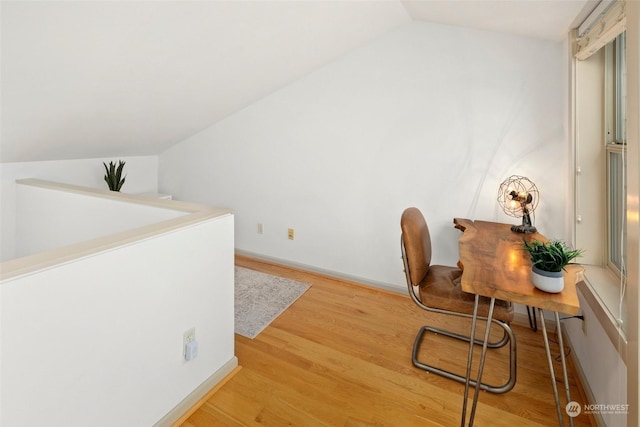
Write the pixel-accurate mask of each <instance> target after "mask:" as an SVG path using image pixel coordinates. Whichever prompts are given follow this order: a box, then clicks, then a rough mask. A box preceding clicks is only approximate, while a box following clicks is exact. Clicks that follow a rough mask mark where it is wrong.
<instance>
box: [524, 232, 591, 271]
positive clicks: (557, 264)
mask: <svg viewBox="0 0 640 427" xmlns="http://www.w3.org/2000/svg"><path fill="white" fill-rule="evenodd" d="M523 241H524V250H526V251H527V252H529V254H530V255H531V263H532V264H533V265H534V266H535V267H537V268H539V269H540V270H544V271H554V272H558V271H562V270H564V268H565V267H566V266H567V264H569V263H570V262H571V261H572V260H574V259H575V258H577V257H579V256H580V255H582V253H583V252H584V251H583V250H582V249H571V248H570V247H569V246H567V244H566V243H564V242H563V241H561V240H550V241H548V242H540V241H538V240H533V241H531V242H527V240H526V239H523Z"/></svg>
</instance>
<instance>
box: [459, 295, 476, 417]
mask: <svg viewBox="0 0 640 427" xmlns="http://www.w3.org/2000/svg"><path fill="white" fill-rule="evenodd" d="M479 301H480V295H476V299H475V303H474V305H473V317H472V318H471V335H469V336H470V338H471V339H470V340H469V355H468V356H467V377H466V381H465V382H464V400H463V401H462V420H461V422H460V426H461V427H464V423H465V421H466V420H467V399H468V396H469V382H470V381H471V361H472V360H473V342H474V341H475V340H474V338H475V336H476V322H477V320H478V303H479Z"/></svg>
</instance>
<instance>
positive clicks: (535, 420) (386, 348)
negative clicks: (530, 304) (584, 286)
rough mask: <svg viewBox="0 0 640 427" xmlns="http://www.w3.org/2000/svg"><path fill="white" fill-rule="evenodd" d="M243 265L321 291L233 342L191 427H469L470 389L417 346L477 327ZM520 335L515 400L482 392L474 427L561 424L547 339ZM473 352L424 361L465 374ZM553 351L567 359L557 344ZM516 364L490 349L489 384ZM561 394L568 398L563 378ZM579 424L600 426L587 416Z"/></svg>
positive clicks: (403, 302)
mask: <svg viewBox="0 0 640 427" xmlns="http://www.w3.org/2000/svg"><path fill="white" fill-rule="evenodd" d="M236 264H237V265H240V266H243V267H247V268H252V269H255V270H258V271H263V272H266V273H269V274H274V275H278V276H282V277H286V278H289V279H293V280H298V281H301V282H305V283H310V284H312V286H311V288H310V289H309V290H308V291H307V292H306V293H305V294H304V295H303V296H302V297H301V298H300V299H298V300H297V301H296V302H295V303H294V304H293V305H292V306H291V307H289V308H288V309H287V310H286V311H285V312H284V313H282V314H281V315H280V316H279V317H278V318H277V319H275V320H274V321H273V322H272V323H271V325H269V326H268V327H267V328H266V329H265V330H264V331H263V332H262V333H260V334H259V335H258V336H257V337H256V338H255V339H253V340H251V339H248V338H245V337H242V336H239V335H236V338H235V345H236V348H235V353H236V355H237V357H238V360H239V363H240V365H241V366H242V369H241V370H240V371H239V372H238V373H237V374H236V375H234V376H233V377H232V378H231V379H230V380H229V381H228V382H227V383H226V384H224V385H223V386H222V387H220V389H219V390H218V391H217V392H216V393H215V394H213V395H212V396H211V398H210V399H209V400H208V401H207V402H206V403H204V404H203V405H202V406H201V407H200V408H199V409H197V410H196V411H195V412H194V413H193V414H192V415H191V416H190V417H189V418H188V419H187V421H185V423H184V424H183V425H182V427H211V426H257V425H260V426H265V425H267V426H284V425H292V426H457V425H459V424H460V414H461V409H462V394H463V391H464V385H463V384H459V383H456V382H454V381H451V380H447V379H445V378H442V377H440V376H437V375H433V374H428V373H426V372H424V371H421V370H419V369H416V368H414V367H413V365H412V364H411V349H412V346H413V341H414V338H415V335H416V333H417V332H418V329H419V328H420V327H421V326H423V325H425V324H430V325H432V326H436V327H438V326H439V327H444V328H447V329H453V330H457V331H458V332H462V333H467V332H468V330H469V321H468V320H464V319H452V318H451V317H450V316H442V315H434V314H431V313H426V312H425V311H424V310H421V309H420V308H418V307H417V306H416V305H415V304H413V302H412V301H411V300H410V299H409V297H408V296H404V295H400V294H396V293H393V292H388V291H383V290H378V289H373V288H369V287H366V286H363V285H359V284H354V283H350V282H347V281H344V280H338V279H333V278H329V277H326V276H323V275H320V274H316V273H310V272H305V271H302V270H299V269H295V268H291V267H286V266H280V265H275V264H271V263H268V262H264V261H259V260H254V259H251V258H247V257H244V256H236ZM513 328H514V331H515V334H516V337H517V346H518V349H517V351H518V382H517V384H516V386H515V387H514V389H513V390H512V391H511V392H509V393H506V394H502V395H495V394H491V393H486V392H482V393H481V395H480V399H479V405H478V409H477V413H476V425H478V426H489V425H490V426H514V425H518V426H551V425H557V423H558V422H557V417H556V410H555V404H554V399H553V393H552V388H551V382H550V378H549V370H548V366H547V363H546V356H545V351H544V343H543V341H542V335H541V332H537V333H535V332H533V331H531V330H530V329H529V328H528V326H526V327H525V326H523V325H513ZM496 329H497V328H492V335H495V336H497V334H496V333H495V330H496ZM480 332H481V331H480ZM467 350H468V347H467V346H466V345H465V344H464V343H460V342H456V341H455V340H451V339H449V338H446V337H443V336H441V335H433V334H429V335H427V337H426V338H425V340H424V343H423V346H422V350H421V354H420V358H421V359H424V358H427V359H428V361H429V362H431V363H435V364H441V365H442V366H447V367H450V368H451V369H452V370H456V371H458V372H459V373H462V374H464V372H465V369H466V357H467ZM552 351H553V355H554V356H557V355H559V349H558V346H557V344H555V343H552ZM478 358H479V353H478V355H477V356H475V360H476V361H477V359H478ZM507 365H508V350H507V349H499V350H491V351H490V352H489V355H488V358H487V365H486V366H485V379H487V380H489V381H490V382H492V383H495V384H498V383H500V382H504V381H505V380H506V370H507V368H508V366H507ZM556 365H557V366H556V367H555V368H556V377H557V378H561V371H560V369H561V368H560V364H559V362H558V363H556ZM474 367H475V364H474ZM569 377H570V381H569V382H570V387H571V392H572V398H573V400H576V401H578V402H583V403H584V402H585V400H584V397H583V395H582V390H581V389H580V386H579V384H578V383H577V379H576V376H575V374H574V372H573V369H572V367H571V366H570V371H569ZM558 387H559V389H560V390H561V392H562V390H563V386H562V383H561V381H558ZM565 422H566V423H568V417H565ZM575 422H576V426H580V427H582V426H595V422H594V420H593V419H592V417H591V416H587V415H584V414H581V415H579V416H578V417H577V418H576V419H575Z"/></svg>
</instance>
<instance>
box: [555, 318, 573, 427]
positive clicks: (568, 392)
mask: <svg viewBox="0 0 640 427" xmlns="http://www.w3.org/2000/svg"><path fill="white" fill-rule="evenodd" d="M555 314H556V328H557V329H558V345H560V360H562V376H563V378H562V379H563V380H564V393H565V395H566V396H567V405H568V404H569V402H571V390H570V389H569V377H568V376H567V362H566V360H565V356H564V343H563V342H562V326H561V325H560V315H559V314H558V312H557V311H556V312H555ZM569 424H570V425H571V427H573V417H569Z"/></svg>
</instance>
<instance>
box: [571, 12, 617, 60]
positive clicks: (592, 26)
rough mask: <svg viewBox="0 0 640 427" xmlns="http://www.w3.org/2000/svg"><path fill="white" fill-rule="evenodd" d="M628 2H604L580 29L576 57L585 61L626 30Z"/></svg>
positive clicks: (576, 44) (576, 43)
mask: <svg viewBox="0 0 640 427" xmlns="http://www.w3.org/2000/svg"><path fill="white" fill-rule="evenodd" d="M625 6H626V1H624V0H613V1H612V0H608V1H607V0H603V1H602V2H600V4H599V5H598V7H596V8H595V9H594V11H593V12H591V14H590V15H589V16H588V17H587V19H585V21H584V23H583V24H582V25H580V27H579V28H578V36H577V38H576V42H575V55H576V58H577V59H578V60H581V61H582V60H585V59H587V58H589V57H590V56H591V55H593V54H594V53H595V52H597V51H598V49H600V48H601V47H602V46H604V45H606V44H607V43H609V42H610V41H611V40H613V39H614V38H616V36H617V35H618V34H620V33H622V32H624V31H625V30H626V25H627V19H626V13H625Z"/></svg>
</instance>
